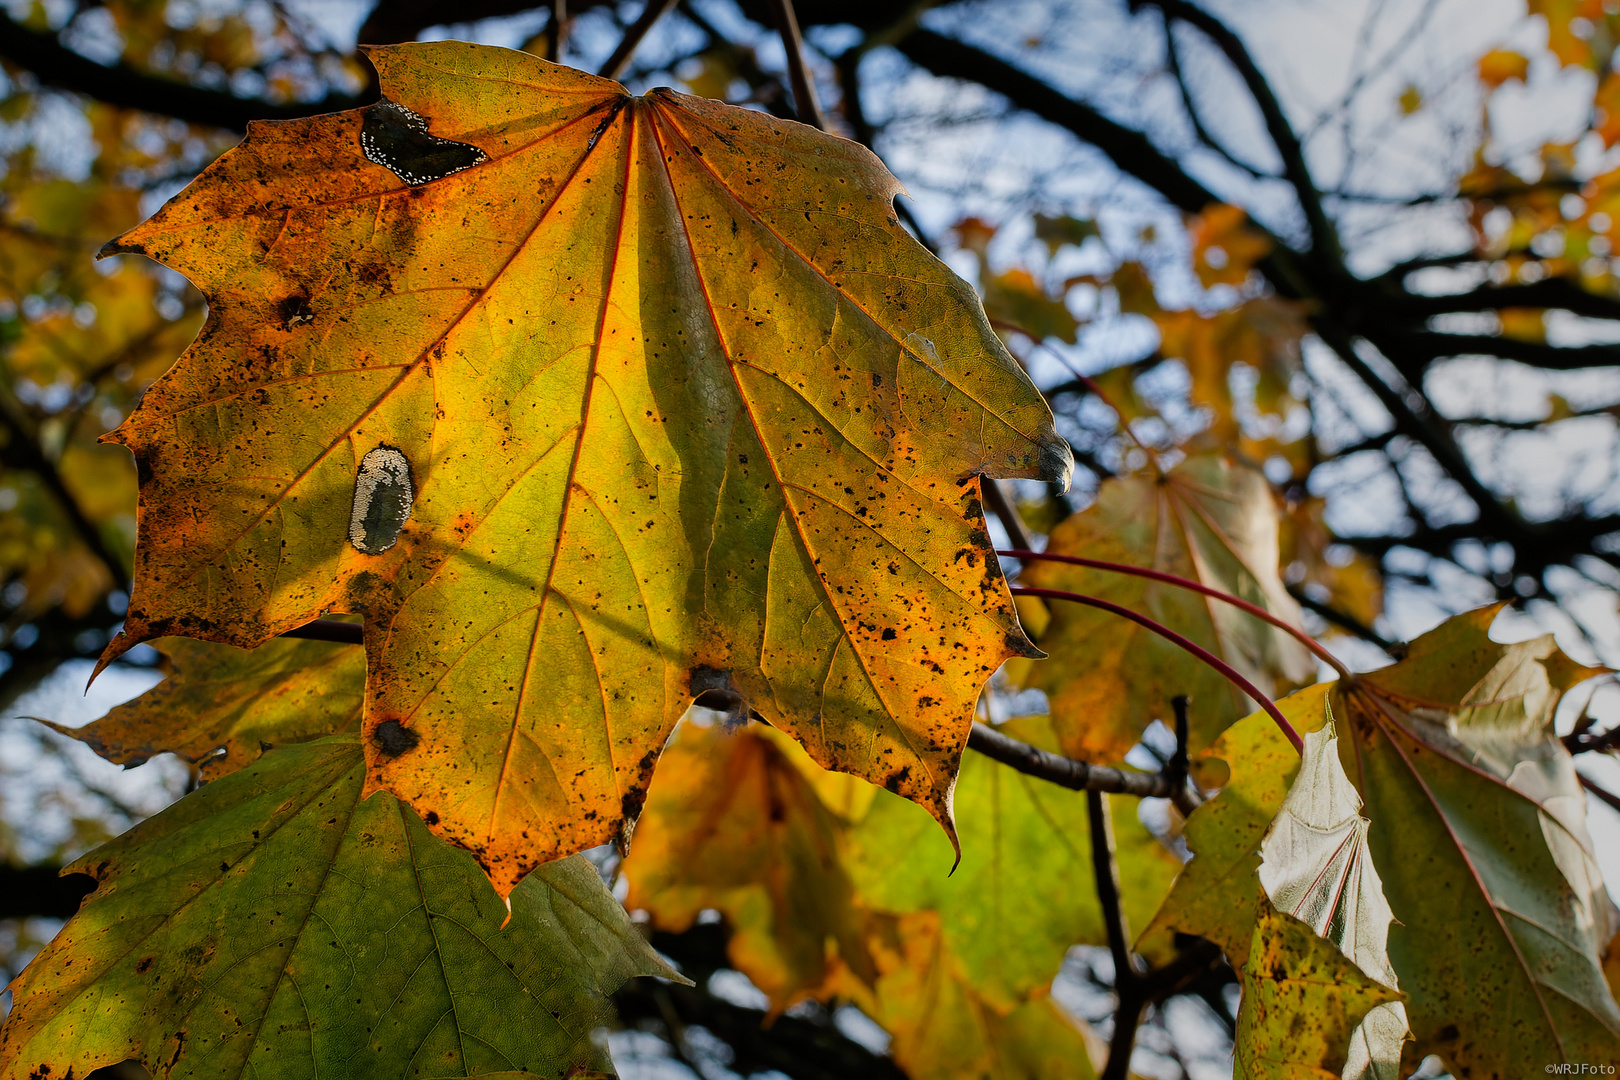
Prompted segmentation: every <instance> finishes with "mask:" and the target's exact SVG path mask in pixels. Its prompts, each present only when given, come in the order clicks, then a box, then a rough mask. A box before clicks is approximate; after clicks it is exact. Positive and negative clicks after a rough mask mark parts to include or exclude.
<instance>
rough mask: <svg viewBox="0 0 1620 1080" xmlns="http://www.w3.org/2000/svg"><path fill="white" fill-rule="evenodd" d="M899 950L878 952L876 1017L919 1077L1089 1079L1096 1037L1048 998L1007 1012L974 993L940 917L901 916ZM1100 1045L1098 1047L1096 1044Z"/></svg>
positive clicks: (901, 1060)
mask: <svg viewBox="0 0 1620 1080" xmlns="http://www.w3.org/2000/svg"><path fill="white" fill-rule="evenodd" d="M890 940H891V942H892V944H893V946H894V951H893V952H889V953H884V952H882V951H880V952H879V957H880V961H879V962H880V964H882V965H883V967H884V974H883V975H882V977H881V978H880V979H879V981H878V987H877V994H876V1001H875V1004H874V1005H872V1006H871V1008H872V1011H873V1012H874V1014H875V1015H876V1018H877V1019H878V1021H879V1022H880V1023H882V1025H883V1026H884V1027H885V1028H886V1029H887V1030H888V1031H889V1032H890V1034H891V1035H892V1036H893V1038H894V1042H893V1044H892V1045H891V1047H890V1053H891V1054H893V1055H894V1059H895V1062H896V1063H897V1064H899V1065H900V1067H901V1068H903V1069H905V1071H906V1073H907V1075H909V1076H911V1077H913V1078H914V1080H984V1078H988V1080H1091V1078H1092V1077H1094V1076H1096V1075H1097V1074H1096V1071H1095V1068H1094V1066H1093V1065H1092V1053H1093V1049H1092V1044H1093V1043H1094V1042H1095V1041H1096V1040H1095V1037H1094V1036H1089V1033H1088V1032H1087V1031H1086V1029H1085V1028H1084V1027H1083V1026H1082V1025H1081V1023H1080V1022H1079V1021H1078V1020H1076V1019H1075V1018H1073V1017H1071V1016H1069V1015H1068V1014H1067V1013H1066V1012H1064V1011H1063V1009H1062V1007H1061V1006H1059V1005H1058V1004H1057V1003H1056V1002H1054V1001H1053V1000H1052V999H1051V997H1050V996H1041V997H1037V998H1035V999H1034V1000H1033V1001H1029V1002H1026V1003H1024V1004H1022V1005H1019V1006H1017V1007H1016V1008H1013V1009H1012V1010H1010V1011H1003V1010H1000V1009H997V1008H995V1007H993V1006H991V1005H990V1004H989V1003H987V1002H986V1001H985V1000H983V999H982V998H981V997H980V996H979V994H978V993H977V992H976V989H977V988H976V987H975V985H974V983H973V981H972V979H971V978H970V977H969V976H967V975H966V973H965V972H963V971H962V970H961V969H960V967H958V966H957V965H956V964H955V963H954V962H953V958H952V956H951V952H950V950H949V948H948V947H947V945H946V944H945V942H944V939H943V934H942V932H941V930H940V925H939V918H938V916H937V915H936V914H935V913H933V912H926V911H925V912H917V913H915V914H911V915H906V916H903V917H901V919H900V920H898V923H897V925H896V927H895V933H894V935H893V937H892V938H891V939H890ZM1099 1049H1101V1047H1100V1046H1099Z"/></svg>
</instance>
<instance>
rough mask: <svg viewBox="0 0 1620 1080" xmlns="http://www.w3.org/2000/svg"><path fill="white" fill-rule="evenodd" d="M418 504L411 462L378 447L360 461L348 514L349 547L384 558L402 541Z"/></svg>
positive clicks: (390, 449)
mask: <svg viewBox="0 0 1620 1080" xmlns="http://www.w3.org/2000/svg"><path fill="white" fill-rule="evenodd" d="M415 501H416V485H415V483H414V481H413V480H412V477H411V463H410V461H409V459H407V458H406V457H405V455H404V454H403V453H402V452H401V451H400V450H399V449H398V448H397V447H393V446H378V447H377V448H376V449H374V450H372V451H370V452H369V453H367V454H366V456H365V457H363V458H361V459H360V468H359V470H358V471H357V472H356V473H355V475H354V506H353V508H352V509H351V510H350V512H349V543H351V544H353V545H354V549H355V550H356V551H358V552H361V553H362V554H365V555H381V554H382V553H383V552H385V551H387V550H388V549H389V548H391V547H393V546H394V544H395V543H396V542H397V541H398V540H399V534H400V530H402V529H404V528H405V522H406V521H408V520H410V516H411V504H412V503H414V502H415Z"/></svg>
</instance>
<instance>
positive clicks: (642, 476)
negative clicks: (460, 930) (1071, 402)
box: [107, 42, 1070, 891]
mask: <svg viewBox="0 0 1620 1080" xmlns="http://www.w3.org/2000/svg"><path fill="white" fill-rule="evenodd" d="M371 55H372V59H373V61H374V63H375V64H376V66H377V69H378V72H379V74H380V77H381V80H382V83H381V84H382V88H383V93H384V95H385V96H384V100H383V101H382V102H380V103H379V104H377V105H374V106H371V107H369V108H367V109H361V110H355V111H352V112H347V113H338V114H334V115H330V116H322V117H316V118H313V119H308V120H298V121H290V122H285V123H266V124H255V125H253V126H252V128H251V129H250V131H249V134H248V138H247V140H246V141H245V142H244V143H243V144H242V145H241V146H239V147H238V148H236V149H235V150H233V151H231V152H230V153H228V154H226V155H225V156H224V157H223V158H221V159H220V160H219V161H217V162H216V163H215V164H214V165H212V166H211V167H210V168H209V169H208V170H207V171H206V172H205V173H204V174H203V175H202V177H201V178H199V180H198V181H197V182H196V183H195V184H194V185H193V186H192V187H191V188H189V189H188V190H187V191H185V192H183V193H182V194H181V195H180V196H178V197H177V198H176V199H175V200H174V201H172V202H171V203H170V204H168V205H167V206H166V207H164V209H163V210H161V211H160V212H159V213H158V214H157V215H156V216H155V217H153V218H152V219H151V220H150V221H148V222H146V223H145V224H143V225H141V226H140V227H138V228H136V229H135V230H134V231H132V232H130V233H129V234H127V235H125V236H124V237H122V238H120V239H119V240H118V241H116V242H115V243H114V244H113V245H110V250H114V251H129V252H141V253H144V254H147V255H149V256H151V257H153V258H156V259H158V260H160V261H162V262H164V263H166V264H167V265H169V266H171V267H173V268H175V269H177V270H180V271H181V272H183V273H185V274H186V275H187V276H188V277H189V278H191V280H192V281H193V282H195V283H196V284H197V286H198V287H199V288H200V289H201V290H202V291H203V292H204V294H205V295H206V296H207V297H208V300H209V304H210V311H209V321H208V323H207V325H206V326H205V328H204V330H203V332H202V334H201V335H200V336H199V338H198V340H197V341H196V343H195V344H194V345H193V346H192V347H191V349H190V350H189V351H188V352H187V353H186V354H185V355H184V356H183V357H182V358H181V359H180V361H179V362H178V363H177V364H176V366H175V368H174V369H173V370H172V371H171V372H170V373H169V374H168V375H167V376H165V377H164V378H163V379H162V380H160V381H159V382H158V383H157V384H155V385H154V386H153V387H152V389H151V390H150V391H149V392H148V393H147V395H146V397H145V399H144V401H143V402H142V405H141V407H140V409H139V411H137V412H136V413H135V414H134V415H133V416H131V417H130V419H129V420H128V422H126V423H125V425H124V426H123V427H121V428H120V429H119V430H118V431H117V432H116V433H115V435H114V436H113V437H114V438H116V439H117V440H118V441H121V442H123V443H124V444H126V445H127V446H128V447H129V448H130V449H131V450H132V451H133V452H134V454H135V457H136V461H137V463H138V465H139V469H140V477H141V501H140V521H139V527H140V545H139V551H138V552H137V557H136V584H135V589H134V595H133V597H132V599H131V604H130V612H129V617H128V620H127V621H126V624H125V631H126V632H125V634H124V635H123V636H122V637H120V638H119V639H117V640H116V641H115V642H114V643H113V644H112V645H111V646H109V649H108V652H107V658H108V659H110V658H112V657H114V656H117V655H118V654H120V653H121V652H123V651H124V650H126V649H128V648H129V647H131V646H132V645H134V644H135V643H136V642H139V641H143V640H145V639H147V638H151V637H154V636H157V635H160V634H184V635H188V636H193V637H202V638H208V639H211V640H217V641H225V642H229V643H232V644H236V645H242V646H251V645H256V644H258V643H260V642H262V641H264V640H266V639H267V638H269V637H271V636H272V635H274V634H277V633H280V632H282V631H285V630H287V629H290V628H292V627H295V626H297V625H299V624H301V623H303V622H305V621H307V620H309V619H311V618H314V617H316V616H318V615H320V614H322V613H323V612H326V611H331V610H339V611H346V612H356V613H360V614H363V615H364V616H365V640H366V648H367V654H368V673H367V692H366V707H365V717H364V719H363V730H364V733H365V735H366V738H367V753H368V762H369V765H370V773H369V777H368V784H369V785H370V786H371V787H372V788H386V789H388V790H390V791H392V792H394V793H396V794H398V795H399V796H401V797H402V798H405V799H407V800H408V801H410V802H411V803H412V804H413V805H414V806H415V807H416V808H417V809H418V810H419V811H420V812H421V814H422V815H423V817H424V818H425V819H426V820H427V821H428V822H429V823H430V824H431V825H432V827H433V828H434V829H435V831H437V832H438V833H439V834H441V835H443V836H445V837H447V838H449V839H452V840H454V841H455V842H457V843H460V844H462V845H464V846H466V847H468V848H469V849H471V850H472V851H473V852H474V853H475V854H476V855H477V856H478V858H479V859H480V861H481V862H482V863H483V864H484V866H485V867H486V868H487V869H488V870H489V872H490V874H491V877H492V878H493V880H494V881H495V882H496V884H497V886H498V887H499V888H501V889H502V891H506V890H509V889H510V888H511V887H512V886H513V885H514V884H515V883H516V882H517V881H518V880H520V879H521V877H522V876H523V874H524V873H525V872H526V871H527V870H528V869H529V868H530V867H532V866H534V865H536V864H537V863H539V862H542V861H545V860H547V859H551V858H555V857H557V856H560V855H565V854H567V853H569V852H571V851H575V850H578V849H580V848H583V847H586V846H589V845H592V844H596V843H600V842H602V841H604V840H607V839H610V838H612V837H613V836H615V835H616V834H618V833H619V831H620V827H621V825H623V824H624V823H626V822H630V821H633V820H634V818H635V816H636V813H637V811H638V810H639V808H640V805H641V802H642V797H643V796H642V793H643V791H644V790H645V787H646V784H647V781H648V778H649V775H650V773H651V770H652V767H653V764H654V762H655V761H656V759H657V756H658V753H659V749H660V747H662V745H663V743H664V740H665V738H666V737H667V735H668V734H669V731H670V730H671V728H672V727H673V725H674V723H675V721H676V719H677V718H678V717H679V716H680V714H681V713H682V712H683V711H684V710H685V708H686V706H687V704H688V702H689V701H690V700H691V698H692V697H693V696H694V695H696V694H699V693H702V692H705V691H712V692H715V693H716V694H717V695H727V696H729V700H730V701H731V702H732V703H733V705H734V706H737V707H741V706H740V705H739V704H738V703H739V701H746V704H747V705H748V706H749V707H752V708H755V709H758V710H759V711H760V712H762V713H764V714H766V715H768V716H770V717H771V719H772V720H773V722H775V723H777V724H778V725H780V726H782V727H784V728H785V729H787V730H788V731H790V732H791V733H792V734H793V735H794V736H795V737H796V738H798V739H799V740H800V741H801V742H803V743H804V744H805V746H806V747H807V748H808V749H809V751H810V752H811V754H812V755H813V756H814V757H815V758H816V760H817V761H819V762H820V763H822V764H823V765H825V766H828V767H831V768H835V769H840V770H844V771H848V772H853V773H856V774H858V775H861V776H863V777H867V778H869V779H871V780H873V781H875V782H877V783H881V784H884V785H886V786H887V787H889V788H890V789H891V790H894V791H897V792H900V793H902V794H904V795H906V796H908V797H910V798H913V799H915V800H917V801H918V802H920V803H921V804H923V805H924V806H926V807H928V808H929V809H930V810H931V811H932V812H933V813H934V815H935V816H936V817H938V818H939V819H940V820H941V821H942V822H944V823H945V824H946V825H947V828H949V822H950V791H951V784H952V780H953V777H954V773H955V766H956V762H957V760H958V758H959V756H960V753H961V749H962V746H963V745H964V744H965V742H966V739H967V733H968V729H969V726H970V719H971V716H970V714H971V706H972V701H973V699H974V696H975V695H976V693H977V691H978V689H979V687H980V686H981V685H982V684H983V682H984V680H985V679H986V678H987V677H988V676H989V674H990V673H991V672H992V671H993V670H994V669H995V668H996V666H997V665H998V664H1000V663H1001V662H1002V661H1003V660H1005V659H1006V658H1007V657H1009V656H1012V655H1015V654H1018V653H1027V652H1028V651H1029V650H1030V646H1029V645H1028V643H1027V640H1026V639H1025V638H1024V636H1023V633H1022V631H1021V630H1020V628H1019V625H1018V622H1017V618H1016V616H1015V614H1014V610H1013V607H1012V604H1011V601H1010V598H1009V597H1008V595H1007V592H1006V589H1005V586H1004V584H1003V581H1002V578H1001V576H1000V571H999V569H998V567H997V564H996V561H995V559H994V558H993V557H992V555H991V554H990V548H989V540H988V537H987V536H986V535H985V533H984V530H983V517H982V512H981V510H980V506H979V497H978V482H977V478H978V477H979V476H980V475H982V474H990V475H998V476H1019V477H1037V476H1039V477H1045V478H1048V479H1055V480H1066V477H1067V473H1068V469H1069V462H1070V458H1069V453H1068V449H1067V446H1066V445H1065V444H1064V443H1063V442H1062V440H1061V439H1059V438H1058V437H1057V436H1056V435H1055V434H1054V432H1053V428H1052V419H1051V413H1050V411H1049V410H1048V409H1047V408H1046V406H1045V403H1044V402H1043V401H1042V399H1041V397H1040V395H1039V394H1038V393H1037V392H1036V390H1035V389H1034V387H1033V385H1032V384H1031V383H1030V382H1029V380H1028V378H1027V377H1026V376H1025V375H1024V374H1023V372H1022V370H1021V369H1020V368H1019V367H1018V365H1017V363H1016V362H1015V361H1014V360H1013V359H1012V358H1011V357H1010V356H1009V355H1008V353H1007V352H1006V350H1005V349H1004V348H1003V347H1002V346H1001V344H1000V343H999V341H998V340H997V339H996V337H995V335H994V334H993V333H992V331H991V330H990V327H989V324H988V323H987V322H986V321H985V318H984V315H983V312H982V311H981V310H980V308H979V307H978V304H977V301H976V300H975V299H974V298H973V294H972V291H971V289H969V287H968V286H967V285H966V284H964V283H963V282H962V281H960V280H959V279H958V278H956V277H955V276H954V275H953V274H952V273H951V272H950V271H949V270H948V269H947V268H946V267H944V266H943V265H942V264H941V263H939V262H938V261H937V260H935V259H933V258H932V257H931V256H930V255H928V254H927V253H926V252H925V251H924V250H923V249H922V248H921V247H920V246H919V245H918V244H917V243H916V242H915V241H914V240H912V239H911V238H910V237H909V236H907V235H906V234H905V233H904V232H903V231H902V230H901V229H900V227H899V225H898V224H897V222H896V220H895V217H894V212H893V207H892V200H893V198H894V197H895V196H896V194H898V192H899V190H900V189H899V185H898V183H897V182H896V181H895V180H894V178H893V177H891V176H890V175H889V174H888V173H887V172H886V171H885V170H884V169H883V168H882V166H881V165H880V163H879V162H878V161H877V159H876V158H875V157H873V156H872V155H871V154H870V153H868V152H867V151H866V150H864V149H863V148H861V147H859V146H856V145H854V144H852V143H849V142H846V141H844V140H841V139H837V138H834V137H832V136H828V135H825V134H822V133H820V132H817V131H814V130H812V129H809V128H806V127H803V126H801V125H796V124H791V123H784V122H781V121H777V120H774V119H771V118H770V117H767V116H764V115H762V114H758V113H753V112H747V111H744V110H739V109H734V108H729V107H726V106H723V105H719V104H716V103H713V102H708V101H703V100H700V99H693V98H687V97H683V96H682V95H679V94H675V93H673V92H671V91H668V90H655V91H653V92H651V93H650V94H647V95H645V96H643V97H639V98H637V97H631V96H630V95H628V94H627V93H626V92H625V90H624V88H623V87H621V86H619V85H618V84H617V83H612V82H608V81H606V80H602V79H597V78H593V77H590V76H587V75H583V74H581V73H578V72H574V71H570V70H568V69H565V68H560V67H557V66H555V65H551V64H547V63H545V62H544V61H541V60H539V59H537V58H534V57H531V56H527V55H524V54H522V53H516V52H511V51H507V50H499V49H491V48H487V47H480V46H473V45H466V44H461V43H455V42H440V43H434V44H425V45H424V44H418V45H405V46H398V47H391V48H386V49H379V50H376V51H374V52H373V53H372V54H371Z"/></svg>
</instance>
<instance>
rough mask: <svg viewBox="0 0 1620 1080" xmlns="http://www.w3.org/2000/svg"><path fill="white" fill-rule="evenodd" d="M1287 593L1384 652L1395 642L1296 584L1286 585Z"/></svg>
mask: <svg viewBox="0 0 1620 1080" xmlns="http://www.w3.org/2000/svg"><path fill="white" fill-rule="evenodd" d="M1345 542H1346V543H1349V544H1354V543H1356V541H1354V540H1346V541H1345ZM1288 595H1289V596H1292V597H1293V598H1294V599H1295V600H1296V601H1297V602H1298V603H1299V606H1300V607H1302V608H1304V609H1305V610H1306V611H1309V612H1311V613H1312V614H1314V615H1316V616H1318V617H1319V618H1321V619H1322V620H1323V621H1325V622H1328V623H1330V624H1332V625H1333V626H1337V627H1338V628H1339V629H1340V630H1344V631H1346V632H1347V633H1350V634H1353V635H1355V636H1356V637H1358V638H1360V639H1361V640H1363V641H1370V642H1372V643H1373V644H1374V645H1376V646H1378V647H1379V648H1380V649H1383V650H1384V651H1385V652H1388V651H1389V650H1390V649H1392V648H1394V647H1395V643H1394V642H1393V641H1390V640H1389V639H1388V638H1386V637H1384V636H1383V635H1382V634H1380V633H1379V632H1378V631H1376V630H1374V629H1373V628H1372V627H1370V626H1368V625H1367V624H1366V623H1364V622H1362V621H1361V620H1360V619H1358V618H1356V617H1355V616H1354V615H1350V614H1348V613H1346V612H1343V611H1340V610H1339V609H1338V608H1336V607H1333V606H1332V605H1331V604H1324V603H1322V602H1321V601H1319V600H1312V599H1311V598H1310V596H1309V595H1307V594H1306V592H1305V590H1303V589H1301V588H1299V587H1298V586H1294V585H1290V586H1288Z"/></svg>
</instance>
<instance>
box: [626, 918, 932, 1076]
mask: <svg viewBox="0 0 1620 1080" xmlns="http://www.w3.org/2000/svg"><path fill="white" fill-rule="evenodd" d="M726 938H727V931H726V929H725V927H724V926H723V925H722V924H720V923H699V924H697V925H695V926H693V927H692V928H691V929H690V930H687V931H685V932H683V933H680V934H670V933H664V932H655V933H654V934H653V935H652V946H653V948H655V949H657V950H658V951H659V952H661V953H663V954H664V955H665V956H667V957H669V958H670V959H671V960H673V961H674V962H675V963H676V964H677V965H679V967H680V969H681V973H682V974H683V975H685V976H686V977H687V978H689V979H691V980H692V981H693V982H694V983H696V984H697V985H696V986H675V985H670V984H667V983H665V982H663V981H662V980H656V979H632V980H630V981H629V982H628V983H626V984H625V986H624V988H623V989H621V990H620V991H619V992H618V994H616V995H615V996H614V1003H615V1004H616V1005H617V1006H618V1009H619V1016H620V1019H621V1020H622V1021H623V1022H624V1024H625V1026H627V1027H636V1026H639V1025H641V1024H645V1023H647V1022H649V1021H650V1022H653V1023H656V1024H657V1025H658V1026H661V1027H663V1028H665V1029H666V1030H669V1029H670V1027H671V1026H672V1025H671V1022H670V1021H671V1015H670V1014H673V1019H674V1021H675V1023H678V1024H681V1025H682V1026H684V1027H691V1026H694V1025H699V1026H702V1027H704V1028H706V1029H708V1031H709V1032H710V1033H711V1034H713V1035H714V1036H716V1037H717V1038H719V1039H720V1040H721V1041H723V1042H725V1043H726V1044H727V1045H728V1046H730V1047H731V1050H732V1054H733V1058H732V1060H731V1061H730V1062H728V1063H727V1064H726V1067H727V1068H728V1069H729V1070H731V1071H732V1072H734V1073H737V1074H738V1075H741V1076H749V1075H754V1074H757V1073H762V1072H770V1071H772V1070H777V1071H780V1072H782V1073H785V1074H786V1075H788V1076H789V1077H792V1078H793V1080H853V1078H856V1077H861V1078H870V1080H906V1076H905V1073H904V1072H902V1071H901V1070H900V1068H899V1066H897V1065H895V1063H894V1061H893V1060H892V1059H891V1058H889V1057H887V1056H886V1055H883V1054H875V1053H873V1052H872V1051H871V1050H868V1049H867V1048H866V1047H864V1046H862V1045H861V1044H860V1043H857V1042H855V1041H854V1040H852V1039H850V1038H849V1037H848V1036H846V1035H844V1034H843V1032H841V1031H839V1030H838V1027H837V1025H835V1024H834V1023H833V1022H832V1017H831V1015H830V1013H828V1012H827V1011H826V1010H825V1009H820V1008H813V1009H807V1010H800V1009H795V1010H794V1011H793V1013H792V1014H790V1015H786V1016H778V1017H776V1018H775V1019H774V1020H770V1026H769V1027H766V1026H765V1024H766V1021H767V1019H768V1018H767V1016H766V1014H765V1012H764V1010H761V1009H750V1008H747V1007H745V1006H742V1005H736V1004H733V1003H732V1002H730V1001H727V1000H726V999H724V998H720V997H717V996H715V995H714V994H711V993H710V992H709V990H708V982H709V977H710V976H711V975H713V974H714V973H715V972H716V971H720V970H723V969H727V968H729V967H730V966H731V963H730V961H729V960H728V959H727V956H726ZM660 998H662V1000H660ZM670 1034H671V1037H673V1036H674V1032H673V1031H671V1033H670Z"/></svg>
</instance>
